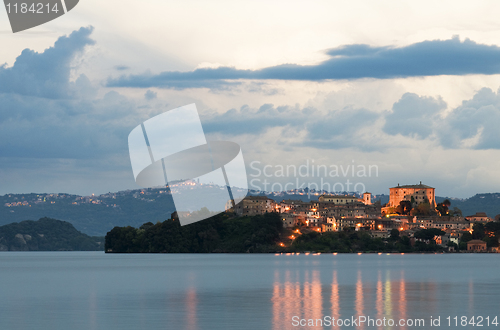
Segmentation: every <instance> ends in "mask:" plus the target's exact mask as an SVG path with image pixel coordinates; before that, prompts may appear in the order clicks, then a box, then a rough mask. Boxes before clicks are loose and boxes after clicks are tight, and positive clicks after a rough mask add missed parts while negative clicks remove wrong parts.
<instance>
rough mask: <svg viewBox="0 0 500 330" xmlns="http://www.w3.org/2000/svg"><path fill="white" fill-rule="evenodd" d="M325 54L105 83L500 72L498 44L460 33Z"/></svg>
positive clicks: (208, 83)
mask: <svg viewBox="0 0 500 330" xmlns="http://www.w3.org/2000/svg"><path fill="white" fill-rule="evenodd" d="M326 53H327V54H328V55H329V56H330V57H331V58H330V59H328V60H326V61H324V62H322V63H320V64H316V65H297V64H283V65H278V66H273V67H267V68H263V69H260V70H239V69H236V68H233V67H218V68H200V69H196V70H194V71H189V72H179V71H166V72H161V73H159V74H152V73H149V72H148V73H144V74H139V75H123V76H120V77H119V78H110V79H109V80H108V82H107V86H109V87H140V88H149V87H159V88H173V89H185V88H200V87H206V88H214V89H220V88H224V87H226V88H227V87H228V86H231V85H232V84H237V83H238V82H237V80H240V79H253V80H267V79H277V80H306V81H325V80H340V79H359V78H376V79H391V78H405V77H418V76H436V75H467V74H485V75H491V74H498V73H500V47H498V46H495V45H492V46H489V45H484V44H478V43H476V42H474V41H472V40H470V39H465V40H464V41H462V42H461V41H460V39H459V38H458V37H453V38H452V39H448V40H432V41H423V42H419V43H415V44H412V45H409V46H405V47H399V48H394V47H371V46H369V45H363V44H354V45H346V46H342V47H339V48H335V49H330V50H328V51H327V52H326Z"/></svg>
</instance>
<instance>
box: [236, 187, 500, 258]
mask: <svg viewBox="0 0 500 330" xmlns="http://www.w3.org/2000/svg"><path fill="white" fill-rule="evenodd" d="M389 193H390V194H389V202H388V203H387V204H385V205H382V204H381V203H380V201H377V202H375V203H372V195H371V194H370V193H369V192H365V193H363V194H362V197H361V198H358V197H356V196H351V195H327V194H323V195H321V196H319V198H318V200H314V201H309V202H305V201H301V200H292V199H285V200H282V201H281V202H277V201H275V200H273V199H271V198H268V197H266V196H248V197H246V198H245V199H244V200H242V201H241V202H240V203H238V204H237V205H236V206H235V207H234V208H228V210H227V211H229V212H234V213H235V214H237V215H239V216H253V215H263V214H266V213H270V212H273V213H278V214H279V215H280V218H281V219H282V221H283V226H284V227H285V228H288V229H290V230H292V232H293V234H292V235H291V236H290V239H291V240H290V241H289V244H292V243H293V240H294V239H296V238H297V237H298V235H300V234H301V233H302V232H308V231H309V232H310V231H313V232H318V233H324V232H335V231H337V232H340V231H346V230H355V231H364V232H367V233H369V234H370V235H371V237H373V238H382V239H387V238H389V237H391V236H392V237H394V236H397V237H403V236H406V237H408V238H409V239H410V241H411V242H412V244H414V243H415V242H416V241H419V240H426V241H428V240H429V237H422V234H421V233H422V230H428V229H433V230H432V231H429V232H432V233H435V235H431V236H432V237H431V239H433V240H434V241H435V243H436V244H438V245H441V246H442V247H444V248H445V249H448V250H449V251H454V250H458V249H459V246H460V244H462V245H461V249H467V250H468V251H481V252H483V251H494V252H498V241H496V242H489V243H488V244H487V243H486V241H487V240H479V239H474V238H476V237H474V236H473V235H472V234H473V231H474V230H475V229H477V230H479V231H481V230H482V231H484V229H483V228H484V226H485V225H487V224H488V223H491V222H493V221H496V222H497V223H498V221H499V220H500V219H499V218H500V215H497V216H496V217H495V219H493V218H491V217H488V216H487V214H486V213H484V212H476V214H473V215H465V216H464V215H463V214H462V211H461V210H460V209H458V208H456V207H454V208H451V202H450V201H449V200H444V201H443V202H442V203H436V195H435V188H433V187H430V186H428V185H425V184H422V182H420V183H419V184H415V185H399V184H398V185H397V186H395V187H392V188H390V189H389ZM490 226H491V224H490ZM476 236H477V235H476ZM483 236H484V235H483ZM490 241H491V240H490ZM495 243H496V244H495Z"/></svg>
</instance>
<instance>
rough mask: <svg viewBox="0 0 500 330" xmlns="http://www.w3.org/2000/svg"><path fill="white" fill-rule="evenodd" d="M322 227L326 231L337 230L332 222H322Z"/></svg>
mask: <svg viewBox="0 0 500 330" xmlns="http://www.w3.org/2000/svg"><path fill="white" fill-rule="evenodd" d="M321 229H322V231H323V232H324V233H326V232H327V231H335V227H334V226H333V224H332V223H323V224H321Z"/></svg>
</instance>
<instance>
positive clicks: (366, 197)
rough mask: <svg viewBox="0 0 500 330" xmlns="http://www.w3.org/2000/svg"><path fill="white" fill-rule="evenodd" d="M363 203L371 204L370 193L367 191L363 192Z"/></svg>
mask: <svg viewBox="0 0 500 330" xmlns="http://www.w3.org/2000/svg"><path fill="white" fill-rule="evenodd" d="M363 203H364V204H365V205H372V194H370V193H369V192H365V193H363Z"/></svg>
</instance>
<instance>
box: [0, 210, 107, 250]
mask: <svg viewBox="0 0 500 330" xmlns="http://www.w3.org/2000/svg"><path fill="white" fill-rule="evenodd" d="M103 243H104V238H103V237H90V236H88V235H85V234H82V233H81V232H79V231H78V230H76V229H75V227H73V225H72V224H70V223H68V222H65V221H60V220H55V219H50V218H42V219H40V220H38V221H31V220H26V221H21V222H19V223H17V222H15V223H11V224H8V225H5V226H1V227H0V251H99V250H103V249H104V244H103Z"/></svg>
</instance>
